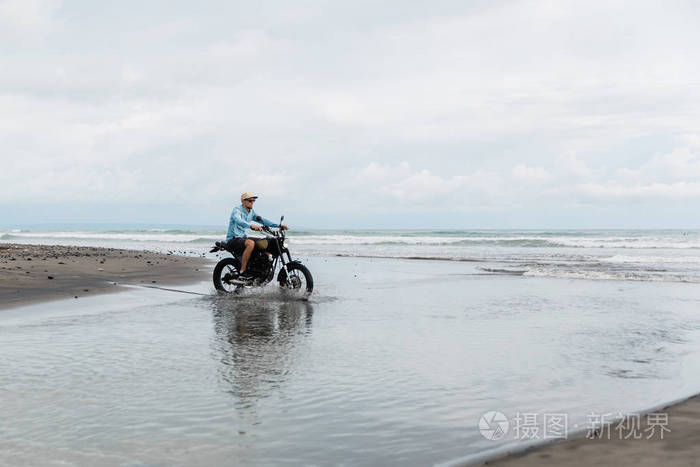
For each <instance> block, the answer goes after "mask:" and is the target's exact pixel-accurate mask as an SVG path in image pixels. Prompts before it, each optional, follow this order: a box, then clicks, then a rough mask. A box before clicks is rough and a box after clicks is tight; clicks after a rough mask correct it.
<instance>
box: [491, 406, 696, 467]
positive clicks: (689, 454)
mask: <svg viewBox="0 0 700 467" xmlns="http://www.w3.org/2000/svg"><path fill="white" fill-rule="evenodd" d="M653 413H657V414H662V415H663V417H660V418H658V419H657V420H656V421H664V422H665V421H666V417H667V421H668V423H664V424H663V437H662V436H661V431H662V429H661V427H662V425H661V424H659V425H658V426H656V427H652V426H650V424H649V415H650V414H641V415H642V416H641V417H639V420H640V422H641V423H640V424H639V425H638V426H637V425H636V423H637V422H633V423H629V420H628V422H627V423H623V425H626V426H627V429H626V430H616V429H615V427H616V426H617V425H618V423H615V424H613V425H612V426H611V427H609V428H608V429H604V430H601V432H599V433H598V436H597V437H595V438H592V437H587V435H588V433H586V434H585V435H579V436H578V437H576V438H574V439H571V440H568V441H563V442H556V443H552V444H547V445H543V446H540V447H537V448H533V449H530V450H527V451H524V452H521V453H518V454H513V455H510V456H508V457H504V458H500V459H494V460H492V461H487V462H485V463H484V464H485V465H489V466H497V467H530V466H533V467H534V466H562V467H586V466H590V465H609V466H621V467H627V466H629V467H632V466H642V467H647V466H648V467H652V466H658V465H663V466H671V467H686V466H696V465H700V447H698V438H700V396H695V397H692V398H690V399H688V400H686V401H683V402H680V403H678V404H675V405H673V406H670V407H665V408H660V409H659V410H656V411H654V412H653ZM652 421H654V420H653V417H652ZM633 425H634V426H635V428H634V429H632V428H631V427H632V426H633ZM591 436H592V435H591Z"/></svg>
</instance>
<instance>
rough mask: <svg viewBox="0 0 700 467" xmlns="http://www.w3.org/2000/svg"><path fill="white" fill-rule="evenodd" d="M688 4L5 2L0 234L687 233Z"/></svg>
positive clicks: (697, 190)
mask: <svg viewBox="0 0 700 467" xmlns="http://www.w3.org/2000/svg"><path fill="white" fill-rule="evenodd" d="M699 44H700V3H699V2H697V1H668V2H661V1H639V0H635V1H605V2H603V1H600V2H591V1H590V0H586V1H564V0H558V1H508V2H501V1H466V0H458V1H454V2H451V1H435V0H432V1H430V2H428V1H407V0H401V1H381V2H376V1H363V0H353V1H340V0H338V1H293V2H292V1H278V2H266V1H260V2H250V1H238V2H236V1H228V0H227V1H220V2H219V1H198V2H193V1H191V0H188V1H173V0H167V1H143V0H139V1H134V2H131V1H119V2H106V1H105V2H101V1H93V0H85V1H72V0H65V1H59V0H0V152H1V153H0V158H1V162H2V164H1V167H2V168H1V169H0V214H1V218H0V225H2V226H5V227H7V226H24V225H30V224H39V223H61V222H66V223H75V222H86V223H103V222H104V223H131V222H139V223H144V222H145V223H148V222H151V223H161V224H163V223H168V224H207V225H219V224H221V225H222V228H223V227H225V224H226V222H227V219H228V216H229V213H230V210H231V208H232V207H233V206H234V205H235V204H238V202H239V201H238V199H239V196H240V193H241V192H242V191H254V192H256V193H259V195H260V199H259V200H258V203H257V206H256V209H257V210H258V211H259V212H260V213H262V214H263V215H266V216H267V217H270V218H277V216H278V215H279V214H281V213H284V214H286V216H287V221H288V223H289V224H290V225H291V226H295V225H298V226H306V227H319V228H324V227H326V228H334V227H355V228H363V227H367V228H377V227H386V228H391V227H404V228H432V227H441V228H503V227H513V228H554V227H569V228H590V227H677V228H689V227H695V228H698V227H700V216H699V214H700V208H699V206H700V47H699Z"/></svg>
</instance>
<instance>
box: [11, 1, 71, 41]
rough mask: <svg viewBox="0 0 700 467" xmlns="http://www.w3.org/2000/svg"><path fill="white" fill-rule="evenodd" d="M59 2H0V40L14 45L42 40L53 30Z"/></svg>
mask: <svg viewBox="0 0 700 467" xmlns="http://www.w3.org/2000/svg"><path fill="white" fill-rule="evenodd" d="M62 3H63V2H62V1H61V0H0V39H5V40H10V41H13V42H15V43H32V42H36V41H40V40H43V39H44V38H45V37H46V36H47V35H48V34H49V33H50V32H51V31H52V29H53V26H54V24H55V18H54V14H55V12H56V11H57V10H58V8H59V7H60V6H61V4H62Z"/></svg>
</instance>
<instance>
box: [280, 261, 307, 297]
mask: <svg viewBox="0 0 700 467" xmlns="http://www.w3.org/2000/svg"><path fill="white" fill-rule="evenodd" d="M280 286H281V287H282V289H283V290H284V292H285V294H286V295H288V296H291V297H294V298H299V299H305V300H306V299H308V298H309V296H310V295H311V292H312V291H313V288H314V280H313V277H311V272H310V271H309V270H308V269H307V268H306V266H303V265H301V264H291V265H290V266H289V271H288V273H287V275H286V277H285V278H284V280H283V281H281V282H280Z"/></svg>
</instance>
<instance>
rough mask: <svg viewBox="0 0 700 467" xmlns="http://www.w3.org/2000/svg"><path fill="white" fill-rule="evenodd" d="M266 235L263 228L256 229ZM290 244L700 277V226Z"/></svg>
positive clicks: (63, 237) (116, 242)
mask: <svg viewBox="0 0 700 467" xmlns="http://www.w3.org/2000/svg"><path fill="white" fill-rule="evenodd" d="M253 234H254V235H258V236H260V234H259V233H257V232H256V233H253ZM224 237H225V231H223V230H213V229H196V228H189V229H158V228H143V227H141V228H138V229H123V230H20V229H15V230H0V242H15V243H39V244H59V245H82V246H104V247H113V248H128V249H136V250H141V249H144V250H151V251H161V252H162V251H173V252H178V253H181V254H187V255H201V254H205V253H207V252H208V251H209V247H210V246H211V245H212V244H213V243H214V242H215V241H218V240H223V239H224ZM288 238H289V243H290V248H291V249H292V251H293V252H294V253H296V254H299V255H306V256H326V255H330V256H349V257H374V258H404V259H414V260H444V261H464V262H474V263H478V264H479V265H480V266H479V267H480V269H481V270H482V271H483V272H485V273H493V274H515V275H524V276H542V277H562V278H572V279H591V280H596V279H604V280H624V281H632V280H633V281H662V282H693V283H698V282H700V230H292V231H290V232H289V236H288Z"/></svg>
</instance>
